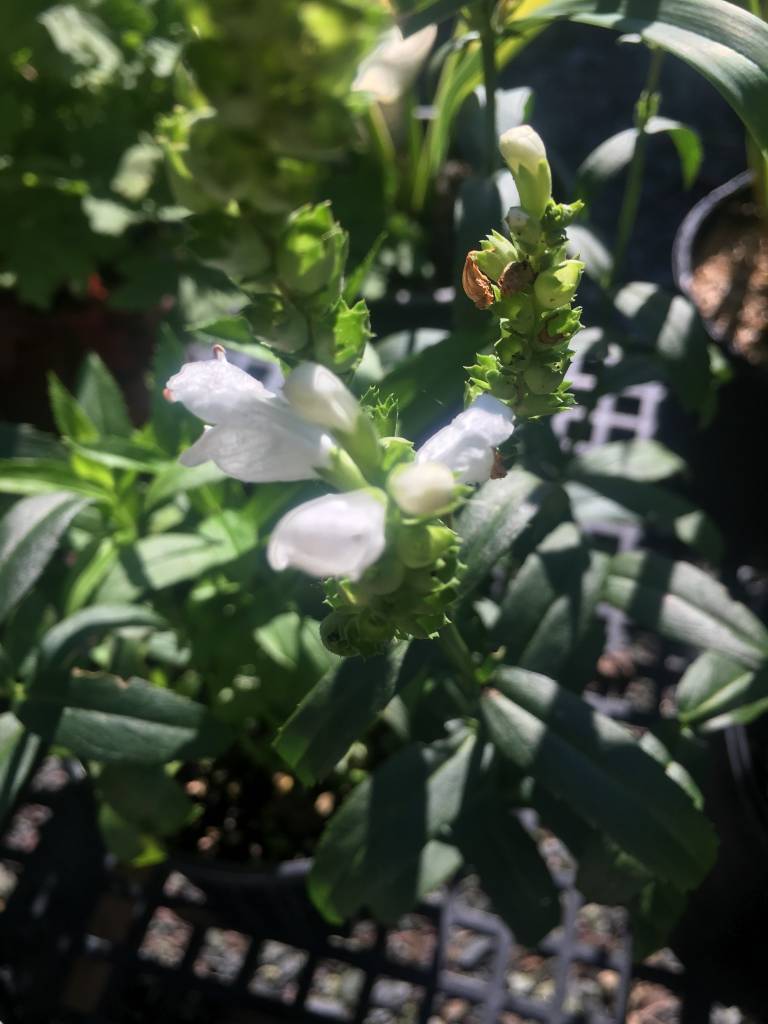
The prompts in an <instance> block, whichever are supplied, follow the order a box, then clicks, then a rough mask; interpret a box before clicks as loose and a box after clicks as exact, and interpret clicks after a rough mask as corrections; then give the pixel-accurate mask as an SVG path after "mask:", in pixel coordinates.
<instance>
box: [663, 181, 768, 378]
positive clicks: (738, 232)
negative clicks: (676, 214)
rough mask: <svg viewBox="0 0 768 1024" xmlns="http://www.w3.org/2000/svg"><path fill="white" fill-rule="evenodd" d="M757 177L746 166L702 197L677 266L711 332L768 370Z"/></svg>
mask: <svg viewBox="0 0 768 1024" xmlns="http://www.w3.org/2000/svg"><path fill="white" fill-rule="evenodd" d="M752 181H753V176H752V172H751V171H745V172H744V173H742V174H739V175H737V176H736V177H735V178H732V179H731V180H730V181H727V182H726V183H725V184H723V185H721V186H719V187H718V188H716V189H714V190H713V191H712V192H710V193H709V194H708V195H706V196H704V198H703V199H701V200H700V201H699V202H698V203H696V205H695V206H694V207H693V208H692V209H691V210H690V212H689V213H688V214H687V216H686V217H685V218H684V220H683V221H682V223H681V225H680V227H679V229H678V232H677V235H676V237H675V242H674V245H673V249H672V271H673V274H674V278H675V282H676V284H677V287H678V288H679V289H680V291H681V292H682V293H683V294H684V295H686V296H687V297H688V298H689V299H690V300H691V301H692V302H693V303H694V305H695V306H696V307H697V309H698V310H699V313H700V315H701V317H702V320H703V321H704V324H705V326H706V328H707V331H708V333H709V335H710V336H711V337H712V338H713V339H714V340H715V341H717V342H719V343H720V344H721V345H723V347H724V349H725V350H726V352H727V353H728V354H729V355H730V356H733V357H736V358H738V359H743V360H745V361H746V362H747V363H748V364H749V365H751V366H755V367H759V368H760V369H762V370H768V223H767V222H766V220H765V218H764V217H761V215H760V212H759V207H758V205H757V203H756V201H755V199H754V196H753V194H752Z"/></svg>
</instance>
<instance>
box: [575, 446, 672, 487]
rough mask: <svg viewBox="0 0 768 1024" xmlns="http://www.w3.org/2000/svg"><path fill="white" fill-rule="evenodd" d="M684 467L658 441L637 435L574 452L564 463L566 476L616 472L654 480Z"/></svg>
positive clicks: (630, 478)
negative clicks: (630, 439) (579, 452)
mask: <svg viewBox="0 0 768 1024" xmlns="http://www.w3.org/2000/svg"><path fill="white" fill-rule="evenodd" d="M684 469H685V461H684V460H683V459H681V458H680V456H679V455H676V454H675V453H674V452H673V451H670V449H669V448H667V447H666V445H663V444H661V443H660V442H659V441H646V440H643V439H637V440H633V441H609V442H608V443H607V444H601V445H598V446H597V447H596V448H589V449H587V451H584V452H581V454H579V455H575V456H574V457H573V458H572V459H571V460H570V462H569V463H568V476H569V477H570V478H571V479H572V480H579V479H581V477H583V476H585V475H586V476H619V477H622V478H623V479H625V480H635V481H638V482H643V483H647V482H652V481H653V482H655V481H658V480H667V479H668V478H669V477H672V476H676V475H677V474H678V473H681V472H682V471H683V470H684Z"/></svg>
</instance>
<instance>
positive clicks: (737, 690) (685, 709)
mask: <svg viewBox="0 0 768 1024" xmlns="http://www.w3.org/2000/svg"><path fill="white" fill-rule="evenodd" d="M767 710H768V665H766V664H764V665H763V666H762V667H761V668H760V669H758V670H757V671H752V670H751V669H748V668H746V667H745V666H744V665H743V664H742V663H740V662H738V661H734V660H733V658H728V657H726V656H725V655H723V654H717V653H716V652H715V651H705V652H704V654H702V655H700V656H699V657H698V658H697V659H696V661H694V662H693V664H692V665H691V666H690V667H689V668H688V669H687V670H686V672H685V674H684V676H683V678H682V679H681V680H680V685H679V686H678V688H677V713H678V718H679V719H680V721H681V723H682V724H683V725H690V726H693V727H694V728H696V729H699V730H701V731H703V732H714V731H715V730H716V729H724V728H727V727H728V726H732V725H737V724H738V725H746V724H747V723H749V722H752V721H754V719H755V718H757V717H758V716H759V715H761V714H763V713H764V712H765V711H767Z"/></svg>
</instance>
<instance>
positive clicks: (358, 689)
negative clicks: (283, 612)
mask: <svg viewBox="0 0 768 1024" xmlns="http://www.w3.org/2000/svg"><path fill="white" fill-rule="evenodd" d="M407 649H408V648H407V644H401V645H399V646H397V647H393V648H392V649H391V650H390V651H388V652H387V654H383V655H379V656H378V657H375V658H370V659H368V660H366V661H364V660H363V659H362V658H349V659H346V660H345V661H343V662H341V664H340V665H335V666H334V667H333V668H332V669H331V670H330V671H329V672H327V673H326V675H324V676H323V678H322V679H321V680H320V681H319V682H318V683H317V684H316V685H315V686H314V687H313V688H312V689H311V690H310V691H309V693H308V694H307V696H306V697H305V698H304V700H302V702H301V704H299V706H298V707H297V708H296V710H295V711H294V713H293V714H292V715H291V717H290V718H289V719H288V721H287V722H286V723H285V725H283V727H282V728H281V730H280V732H279V733H278V736H277V739H276V740H275V743H274V746H275V749H276V750H277V752H278V754H280V756H281V757H282V758H283V760H284V761H285V762H286V763H287V764H289V765H290V766H291V768H292V769H293V770H294V771H295V772H296V774H297V775H298V777H299V778H300V779H301V781H302V782H303V783H304V784H305V785H311V784H312V783H314V782H316V781H318V780H319V779H322V778H323V777H324V776H326V775H328V773H329V772H330V771H331V770H332V769H333V767H334V765H335V764H336V763H337V762H338V761H339V760H340V759H341V758H342V757H343V756H344V754H345V753H346V752H347V750H348V749H349V747H350V746H351V745H352V743H354V741H355V740H356V739H358V738H360V737H361V736H362V734H363V733H364V732H365V730H366V729H367V728H368V726H370V725H371V724H372V723H373V721H374V720H375V718H376V715H377V714H378V713H379V711H381V710H382V709H383V708H385V707H386V705H387V704H388V703H389V702H390V700H391V699H392V698H393V697H394V695H395V693H396V692H397V689H398V683H399V682H400V681H401V679H402V676H401V669H402V668H403V660H404V658H405V656H406V651H407Z"/></svg>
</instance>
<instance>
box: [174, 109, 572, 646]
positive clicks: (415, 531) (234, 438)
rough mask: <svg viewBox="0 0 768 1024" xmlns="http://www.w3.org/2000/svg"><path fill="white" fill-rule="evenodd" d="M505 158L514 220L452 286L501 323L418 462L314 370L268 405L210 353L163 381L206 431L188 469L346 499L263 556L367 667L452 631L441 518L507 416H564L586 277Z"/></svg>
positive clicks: (446, 520)
mask: <svg viewBox="0 0 768 1024" xmlns="http://www.w3.org/2000/svg"><path fill="white" fill-rule="evenodd" d="M500 149H501V152H502V155H503V156H504V158H505V160H506V161H507V164H508V166H509V169H510V171H511V172H512V175H513V177H514V179H515V183H516V185H517V188H518V193H519V195H520V202H521V206H520V207H515V208H513V209H512V210H510V211H509V213H508V215H507V224H508V226H509V230H510V234H511V238H508V237H506V236H505V235H502V234H501V233H500V232H494V234H493V235H492V236H490V237H489V238H488V239H486V240H485V242H484V243H483V246H482V248H481V250H480V251H477V252H471V253H470V254H469V255H468V257H467V261H466V264H465V268H464V277H463V281H464V287H465V290H466V291H467V294H468V295H469V297H470V298H472V299H473V301H474V302H475V304H476V305H478V306H480V307H481V308H484V309H485V308H492V309H493V311H494V313H495V314H496V316H497V317H498V320H499V327H500V337H499V339H498V341H497V342H496V344H495V346H494V353H493V354H492V355H483V354H480V355H479V356H478V364H477V365H476V366H474V367H472V368H471V370H470V374H471V378H470V381H469V385H468V388H467V397H468V401H469V405H468V408H467V409H466V410H465V411H464V412H462V413H460V414H459V415H458V416H456V417H455V419H453V420H452V421H451V423H450V424H448V425H447V426H445V427H443V428H442V429H441V430H439V431H438V432H437V433H436V434H434V435H433V436H432V437H430V438H429V439H427V440H426V441H425V442H424V443H423V444H422V445H421V446H420V447H419V448H418V449H416V448H414V445H413V442H412V441H411V440H409V439H408V438H404V437H399V436H381V435H380V434H379V432H378V431H377V428H376V425H375V419H374V416H373V415H371V414H369V411H368V410H367V409H366V408H365V407H364V406H361V405H359V404H358V402H357V401H356V399H355V398H354V396H353V395H352V393H351V392H350V391H349V390H348V388H347V387H346V385H345V384H344V383H343V381H342V380H340V379H339V378H338V377H337V376H335V375H334V374H333V373H332V372H331V371H330V370H329V369H327V368H326V367H324V366H321V365H318V364H315V363H308V362H304V363H300V364H299V365H298V366H297V367H296V368H295V369H294V370H293V371H292V372H291V373H289V375H288V377H287V379H286V381H285V384H284V387H283V391H282V394H281V395H276V394H274V393H273V392H270V391H268V390H267V389H266V388H265V387H264V386H263V385H262V384H260V383H259V382H258V381H255V380H253V379H251V378H250V377H249V376H248V375H247V374H245V373H243V371H242V370H239V369H237V368H236V367H234V366H230V364H229V363H228V362H227V359H226V355H225V352H224V349H223V348H222V346H220V345H217V346H215V348H214V359H213V360H210V361H208V362H206V363H190V364H187V365H186V366H184V367H183V368H182V369H181V371H180V372H179V373H177V374H176V375H174V376H173V377H171V379H170V380H169V381H168V385H167V392H166V393H167V395H168V397H169V398H170V399H172V400H174V401H177V400H178V401H181V402H182V403H183V404H185V405H186V406H187V408H188V409H189V410H190V412H192V413H194V415H196V416H198V417H199V418H200V419H202V420H203V421H204V422H205V423H206V424H207V427H206V430H205V432H204V433H203V435H202V437H201V438H200V439H199V440H198V441H197V442H196V443H195V444H194V445H193V446H192V447H191V448H190V449H189V450H188V451H187V452H185V453H184V455H183V456H182V461H183V462H184V464H185V465H187V466H197V465H200V464H202V463H204V462H207V461H213V462H214V463H215V464H216V465H217V466H218V467H219V468H220V469H221V470H223V471H224V472H225V473H228V474H229V475H231V476H234V477H236V478H237V479H239V480H243V481H246V482H250V483H258V482H262V483H270V482H274V481H286V482H287V481H295V480H306V479H315V478H320V479H323V480H324V481H325V482H326V483H328V484H329V485H331V486H333V487H335V488H336V489H337V490H339V491H341V492H342V493H341V494H329V495H325V496H323V497H320V498H315V499H314V500H312V501H309V502H307V503H306V504H305V505H301V506H299V507H297V508H294V509H293V510H291V511H290V512H289V513H287V514H286V515H285V516H284V517H283V519H281V520H280V521H279V522H278V523H277V525H276V527H275V528H274V532H273V536H272V539H271V541H270V544H269V547H268V552H267V555H268V561H269V564H270V565H271V566H272V567H273V568H274V569H277V570H282V569H287V568H296V569H300V570H302V571H304V572H306V573H308V574H309V575H311V576H316V577H319V578H321V579H325V580H326V581H327V582H326V600H327V602H328V604H330V606H331V607H332V609H333V610H332V612H331V613H330V614H329V615H328V617H327V618H326V619H325V621H324V622H323V625H322V636H323V640H324V641H325V643H326V645H327V646H328V647H329V648H330V649H331V650H332V651H334V652H335V653H338V654H343V655H354V654H363V655H370V654H374V653H377V652H380V651H382V650H384V649H385V648H386V646H387V645H388V644H389V643H390V642H392V641H393V640H395V639H409V638H412V637H422V638H426V637H430V636H434V635H436V634H437V633H438V632H439V630H440V629H441V628H442V627H443V626H445V625H446V624H447V623H448V622H449V621H450V619H449V616H450V608H451V605H452V603H453V602H454V600H455V598H456V594H457V587H458V583H459V578H460V575H461V569H462V567H461V563H460V561H459V558H458V549H459V539H458V537H457V535H456V534H455V532H454V531H453V529H452V528H451V526H450V517H451V515H452V514H453V513H454V512H455V511H457V510H458V509H459V507H460V506H461V504H462V503H463V501H464V500H465V498H466V497H467V496H468V495H469V494H470V493H471V488H470V486H468V485H476V484H482V483H485V482H486V481H488V480H489V479H491V477H492V476H493V475H494V470H495V468H496V461H497V458H498V453H497V447H498V446H499V445H502V444H503V443H504V442H505V441H507V440H508V439H509V438H510V437H511V435H512V433H513V430H514V422H515V415H518V416H521V417H531V416H539V415H542V414H544V413H549V412H555V411H557V409H559V408H561V407H563V406H565V405H567V404H569V396H568V395H567V387H568V385H567V383H566V382H565V381H564V375H565V371H566V369H567V367H568V363H569V357H570V350H569V348H568V342H569V341H570V339H571V337H572V336H573V334H574V333H575V332H576V330H577V329H578V328H579V327H580V326H581V324H580V320H579V314H580V312H581V311H580V310H578V309H573V308H572V302H573V299H574V296H575V293H576V289H577V286H578V282H579V278H580V275H581V269H582V264H581V263H580V262H579V261H578V260H574V259H567V258H566V256H565V233H564V226H565V225H566V224H567V223H568V222H569V221H570V219H571V218H572V217H573V216H574V215H575V213H576V212H577V211H578V208H579V207H578V204H577V205H575V206H573V207H564V206H562V205H558V204H556V203H555V202H554V201H553V199H552V175H551V171H550V167H549V162H548V160H547V156H546V151H545V148H544V144H543V142H542V140H541V139H540V137H539V136H538V135H537V134H536V132H535V131H533V129H532V128H530V127H529V126H527V125H525V126H523V127H521V128H519V129H513V130H511V131H508V132H507V133H505V134H504V135H503V136H502V138H501V140H500ZM502 467H503V463H502ZM503 474H504V469H503V468H499V470H498V475H503Z"/></svg>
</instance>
